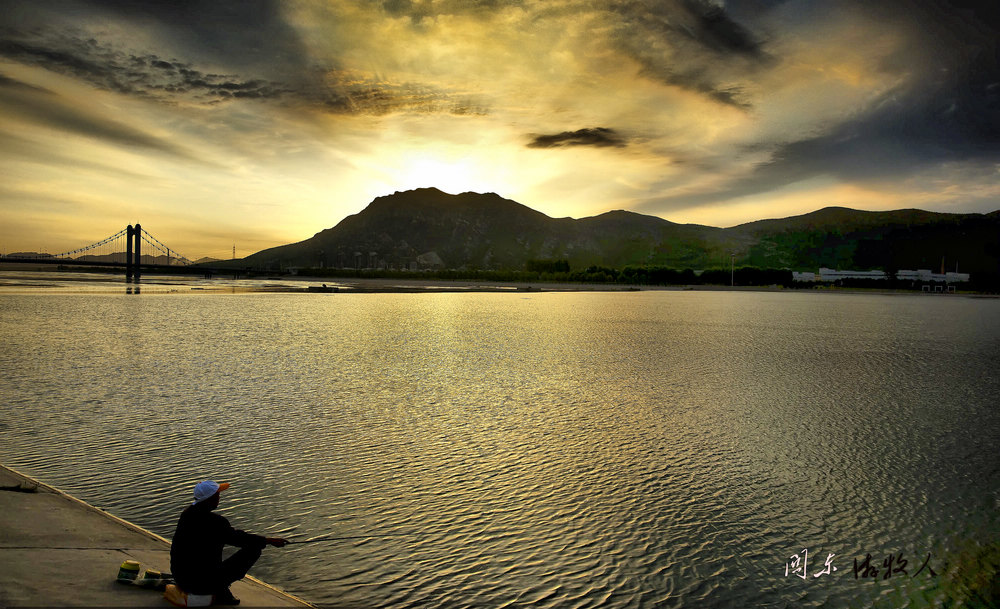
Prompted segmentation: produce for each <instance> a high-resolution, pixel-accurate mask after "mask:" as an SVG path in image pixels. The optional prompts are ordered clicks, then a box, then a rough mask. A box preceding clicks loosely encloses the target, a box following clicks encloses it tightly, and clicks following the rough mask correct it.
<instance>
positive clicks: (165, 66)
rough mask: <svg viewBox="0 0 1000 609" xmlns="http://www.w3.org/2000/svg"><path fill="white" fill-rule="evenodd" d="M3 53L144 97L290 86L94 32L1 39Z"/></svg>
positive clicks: (268, 92)
mask: <svg viewBox="0 0 1000 609" xmlns="http://www.w3.org/2000/svg"><path fill="white" fill-rule="evenodd" d="M0 57H3V58H5V59H9V60H12V61H16V62H18V63H22V64H26V65H35V66H38V67H42V68H45V69H47V70H50V71H53V72H56V73H59V74H64V75H67V76H72V77H74V78H78V79H80V80H83V81H85V82H88V83H90V84H91V85H93V86H95V87H97V88H99V89H104V90H107V91H114V92H116V93H122V94H125V95H133V96H141V97H151V98H160V99H168V98H170V97H174V96H178V95H190V96H192V97H194V98H197V99H200V100H202V101H220V100H224V99H229V98H239V97H246V98H256V99H271V98H278V97H281V96H282V95H285V94H287V93H289V92H290V90H289V89H288V88H286V87H284V86H283V85H281V84H280V83H275V82H268V81H263V80H258V79H250V80H243V79H240V78H238V77H235V76H232V75H222V74H206V73H204V72H201V71H199V70H197V69H195V68H193V67H192V66H190V65H189V64H185V63H181V62H177V61H173V62H168V61H164V60H162V59H160V58H158V57H156V56H155V55H135V54H130V53H124V52H121V51H116V50H114V49H112V48H111V47H109V46H105V45H102V44H101V43H99V42H97V41H96V40H94V39H93V38H87V39H85V38H80V37H76V36H72V35H68V34H58V35H54V36H53V37H52V38H49V39H45V40H38V41H32V42H23V41H13V40H4V41H0Z"/></svg>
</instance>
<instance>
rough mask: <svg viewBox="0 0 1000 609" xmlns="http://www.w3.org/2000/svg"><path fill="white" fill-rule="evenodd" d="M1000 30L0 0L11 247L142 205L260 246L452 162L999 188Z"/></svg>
mask: <svg viewBox="0 0 1000 609" xmlns="http://www.w3.org/2000/svg"><path fill="white" fill-rule="evenodd" d="M998 29H1000V3H997V2H995V0H994V1H990V2H949V1H947V0H937V1H929V0H901V1H893V0H880V1H878V2H871V1H870V0H824V1H822V2H817V1H806V0H787V1H783V0H734V1H727V2H720V1H710V0H381V1H379V0H365V1H361V0H358V1H345V0H322V1H321V0H315V1H312V0H302V1H297V0H289V1H276V0H240V1H228V0H162V1H145V2H137V1H133V0H26V1H16V0H0V176H2V180H0V253H10V252H16V251H45V252H47V253H59V252H63V251H69V250H72V249H76V248H79V247H82V246H85V245H87V244H89V243H93V242H96V241H98V240H100V239H102V238H104V237H107V236H109V235H112V234H114V233H116V232H118V231H119V230H121V229H122V228H124V227H125V225H127V224H130V223H136V222H140V223H141V224H142V226H143V228H145V229H146V230H148V231H149V232H150V233H151V234H152V235H153V236H154V237H156V238H157V239H159V240H160V241H162V242H164V243H166V244H167V245H168V246H170V247H171V248H173V249H174V250H176V251H178V252H180V253H181V254H183V255H184V256H187V257H188V258H192V259H196V258H200V257H203V256H211V257H216V258H229V257H231V256H232V248H233V247H234V246H235V248H236V252H237V256H238V257H243V256H246V255H249V254H251V253H253V252H256V251H259V250H261V249H265V248H267V247H272V246H276V245H283V244H286V243H292V242H296V241H300V240H303V239H306V238H309V237H311V236H312V235H313V234H315V233H317V232H319V231H320V230H323V229H325V228H329V227H332V226H335V225H336V224H337V223H338V222H340V221H341V220H342V219H343V218H345V217H346V216H348V215H351V214H355V213H358V212H360V211H361V210H363V209H364V208H365V207H366V206H367V205H368V203H370V202H371V201H372V199H374V198H375V197H378V196H383V195H388V194H392V193H393V192H396V191H404V190H410V189H413V188H421V187H431V186H433V187H437V188H440V189H441V190H444V191H445V192H449V193H453V194H457V193H460V192H466V191H473V192H495V193H497V194H499V195H501V196H503V197H505V198H508V199H513V200H515V201H518V202H520V203H522V204H524V205H527V206H528V207H531V208H533V209H536V210H538V211H541V212H543V213H545V214H547V215H549V216H552V217H566V216H569V217H573V218H582V217H587V216H593V215H597V214H600V213H604V212H606V211H610V210H615V209H626V210H630V211H634V212H638V213H642V214H648V215H654V216H658V217H661V218H664V219H666V220H670V221H672V222H678V223H695V224H704V225H709V226H719V227H728V226H734V225H737V224H741V223H744V222H750V221H753V220H758V219H764V218H781V217H787V216H793V215H799V214H803V213H808V212H810V211H814V210H817V209H821V208H823V207H827V206H831V205H837V206H844V207H851V208H854V209H863V210H872V211H877V210H890V209H904V208H919V209H926V210H931V211H939V212H951V213H985V212H990V211H994V210H996V209H1000V65H998V64H1000V51H998V39H1000V32H998Z"/></svg>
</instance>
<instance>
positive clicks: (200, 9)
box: [45, 0, 307, 79]
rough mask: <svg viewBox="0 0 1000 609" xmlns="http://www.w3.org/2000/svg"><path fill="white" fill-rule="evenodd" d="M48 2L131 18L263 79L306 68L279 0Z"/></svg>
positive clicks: (177, 44)
mask: <svg viewBox="0 0 1000 609" xmlns="http://www.w3.org/2000/svg"><path fill="white" fill-rule="evenodd" d="M45 5H46V6H48V7H49V8H50V9H52V10H53V12H56V11H58V12H70V13H73V12H75V13H78V14H81V15H86V16H88V17H90V18H92V19H95V20H102V19H103V20H115V21H126V22H128V23H130V24H132V25H134V26H135V27H138V28H141V29H142V30H143V31H147V32H151V33H152V34H153V35H154V36H155V37H156V38H157V39H158V40H161V41H162V42H163V44H164V45H166V46H169V47H171V48H174V49H183V50H184V52H185V59H188V60H190V61H192V62H194V63H202V62H206V61H211V62H212V64H213V65H222V66H224V67H225V68H226V70H227V71H231V72H236V73H254V74H258V75H260V77H261V78H264V79H268V78H270V79H277V78H278V77H279V76H280V77H284V78H288V77H290V76H294V75H297V74H299V73H301V72H303V71H304V70H305V65H306V57H307V54H306V51H305V46H304V44H303V43H302V41H301V39H300V38H299V35H298V33H297V32H296V31H295V30H294V28H292V27H291V26H289V25H288V23H287V22H286V21H285V19H284V17H283V15H282V3H281V2H280V1H279V0H239V1H231V0H229V1H227V0H180V1H178V0H143V1H142V2H136V1H134V0H53V1H50V2H46V3H45Z"/></svg>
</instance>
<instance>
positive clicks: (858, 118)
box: [641, 0, 1000, 211]
mask: <svg viewBox="0 0 1000 609" xmlns="http://www.w3.org/2000/svg"><path fill="white" fill-rule="evenodd" d="M856 8H857V7H856ZM857 10H859V11H860V10H865V11H868V13H869V14H870V16H871V17H872V18H876V19H879V20H890V21H891V22H893V23H894V24H895V26H896V28H897V31H900V32H904V33H906V34H908V35H909V38H908V40H907V43H906V44H903V45H902V46H901V47H900V48H899V49H898V50H897V52H896V53H894V54H893V55H892V56H890V57H888V58H886V59H885V60H884V61H883V62H882V64H883V65H882V66H881V68H882V69H883V70H884V71H885V73H886V74H889V75H895V76H897V77H899V76H909V78H908V80H906V81H905V83H904V84H901V85H899V86H897V87H896V88H894V89H892V90H890V91H887V92H886V93H884V94H882V95H881V96H879V97H878V98H877V99H875V100H873V101H872V102H871V103H870V104H868V105H867V106H866V107H864V108H861V109H859V111H858V112H856V113H855V114H854V115H853V116H852V117H851V118H850V119H848V120H846V121H844V122H842V123H840V124H837V125H834V126H832V127H830V128H828V129H827V130H826V131H825V132H823V133H821V134H818V135H814V136H812V137H808V138H803V139H799V140H795V141H790V142H785V143H782V144H779V145H776V146H771V147H770V150H771V158H770V160H769V161H767V162H765V163H761V164H759V165H757V166H756V167H755V168H754V169H753V170H752V171H751V173H750V174H749V175H747V176H745V177H743V178H741V179H738V180H735V181H733V182H732V183H731V184H729V185H728V186H726V187H724V188H721V189H717V190H712V191H705V192H702V193H696V194H692V195H676V196H666V197H658V198H655V199H651V200H649V201H647V202H646V203H644V204H643V205H642V206H641V209H642V210H648V211H652V210H659V211H663V210H666V209H673V210H676V209H684V208H689V207H694V206H697V205H701V204H705V203H712V202H721V201H725V200H729V199H733V198H736V197H743V196H748V195H755V194H761V193H765V192H768V191H771V190H774V189H777V188H781V187H784V186H787V185H789V184H793V183H795V182H798V181H802V180H806V179H810V178H814V177H818V176H832V177H835V178H838V179H839V180H842V181H844V182H870V183H875V182H882V181H891V180H899V179H906V178H910V177H913V176H915V175H918V174H919V173H920V172H921V171H924V170H927V169H929V168H933V167H937V166H940V165H942V164H945V163H962V162H973V163H998V162H1000V44H998V40H1000V4H997V3H983V4H980V3H974V2H951V3H941V2H924V1H921V0H915V1H911V2H895V3H884V4H883V3H876V4H875V5H874V6H866V7H865V8H864V9H861V8H857ZM753 148H755V149H757V150H760V149H767V148H768V147H767V146H766V145H759V146H754V147H753Z"/></svg>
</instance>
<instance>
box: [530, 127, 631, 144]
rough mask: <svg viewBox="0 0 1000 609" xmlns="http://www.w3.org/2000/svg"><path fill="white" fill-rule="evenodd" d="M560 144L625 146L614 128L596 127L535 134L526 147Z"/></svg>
mask: <svg viewBox="0 0 1000 609" xmlns="http://www.w3.org/2000/svg"><path fill="white" fill-rule="evenodd" d="M560 146H598V147H602V146H617V147H620V148H621V147H624V146H625V140H624V139H622V137H621V136H619V135H618V134H617V133H616V132H615V130H614V129H608V128H607V127H596V128H594V129H579V130H577V131H563V132H562V133H556V134H554V135H536V136H534V137H533V138H532V139H531V142H530V143H529V144H528V148H558V147H560Z"/></svg>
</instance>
